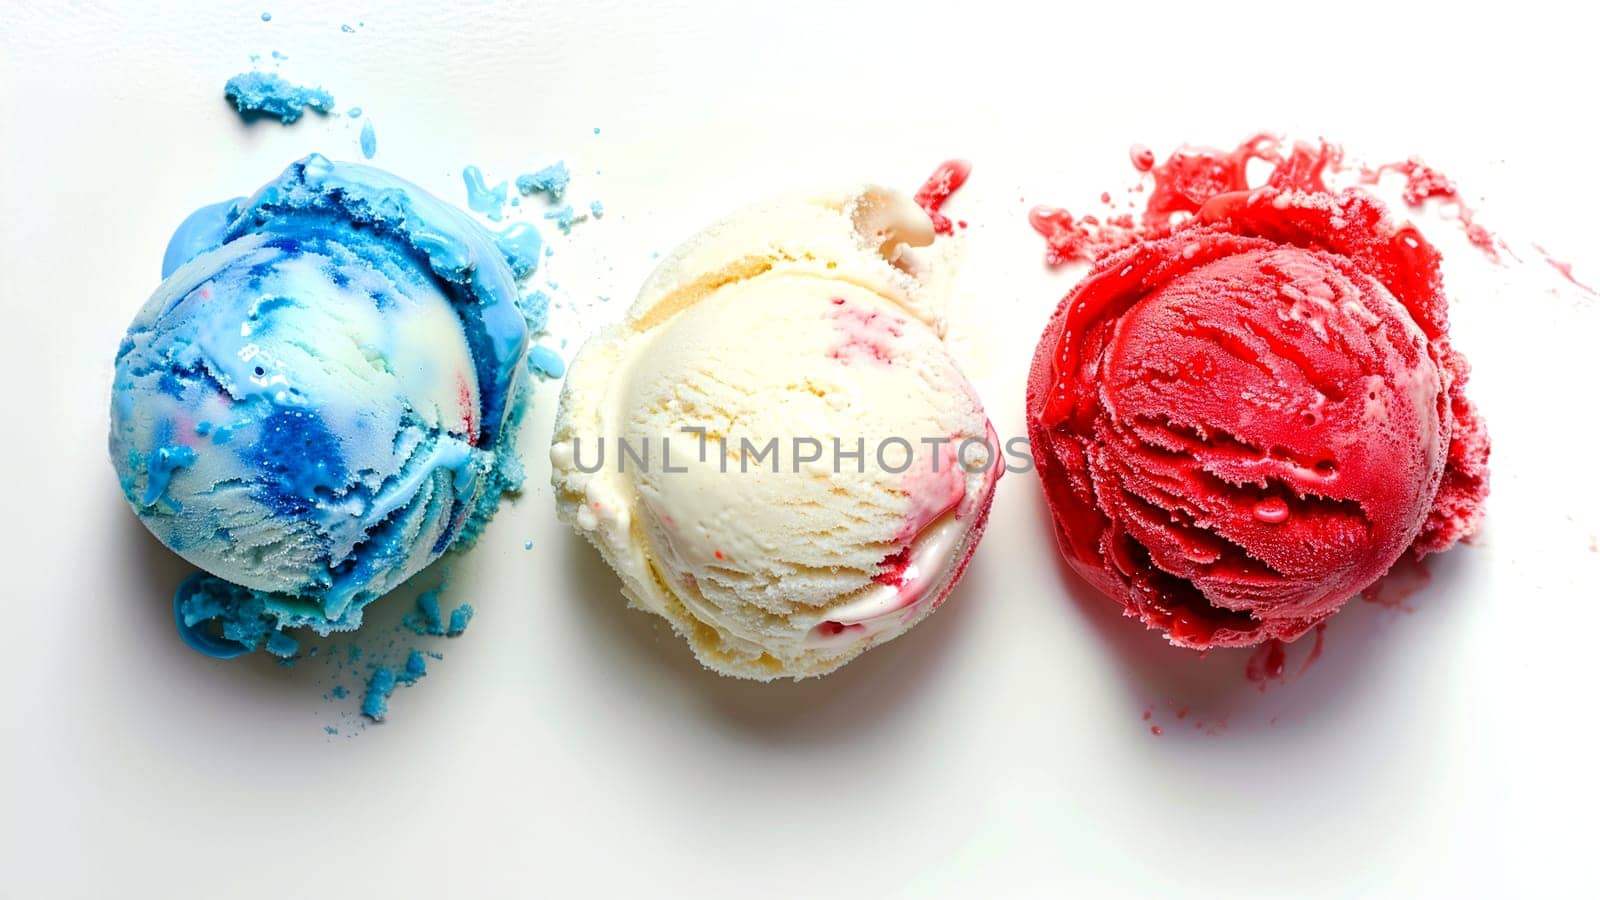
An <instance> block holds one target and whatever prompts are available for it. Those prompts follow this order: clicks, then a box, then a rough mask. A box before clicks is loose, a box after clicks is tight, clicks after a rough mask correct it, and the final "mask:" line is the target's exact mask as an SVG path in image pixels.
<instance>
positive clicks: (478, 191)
mask: <svg viewBox="0 0 1600 900" xmlns="http://www.w3.org/2000/svg"><path fill="white" fill-rule="evenodd" d="M461 180H462V181H464V182H466V185H467V208H469V209H471V210H472V211H473V212H475V213H479V214H481V215H483V216H486V217H488V219H489V221H491V222H498V221H500V217H501V215H502V214H503V213H504V211H505V207H506V190H507V183H506V182H504V181H502V182H500V183H499V184H497V185H495V186H494V187H489V186H488V185H486V184H485V183H484V181H483V172H481V171H479V169H478V167H477V166H467V167H466V168H465V169H462V170H461Z"/></svg>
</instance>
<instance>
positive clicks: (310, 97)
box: [222, 72, 333, 125]
mask: <svg viewBox="0 0 1600 900" xmlns="http://www.w3.org/2000/svg"><path fill="white" fill-rule="evenodd" d="M222 93H223V96H225V97H227V98H228V99H229V100H230V101H232V102H233V105H234V106H235V107H237V108H238V110H239V115H241V116H243V117H244V118H245V119H246V120H247V121H248V120H249V119H250V118H252V117H254V116H258V115H260V116H271V117H274V118H276V119H278V120H279V121H280V122H282V123H283V124H285V125H288V124H290V123H292V122H294V121H296V120H298V119H299V118H300V117H301V116H302V115H304V114H305V111H306V110H307V109H311V110H313V111H315V112H318V113H322V114H323V115H326V114H328V113H329V112H330V111H332V109H333V95H332V94H330V93H328V92H327V91H325V90H323V89H322V88H319V87H317V88H308V87H301V86H299V85H297V84H293V83H291V82H290V81H288V80H287V79H285V78H284V77H283V76H282V75H279V74H277V73H275V72H242V73H240V74H238V75H235V76H233V77H232V78H229V79H228V82H227V84H225V85H223V88H222Z"/></svg>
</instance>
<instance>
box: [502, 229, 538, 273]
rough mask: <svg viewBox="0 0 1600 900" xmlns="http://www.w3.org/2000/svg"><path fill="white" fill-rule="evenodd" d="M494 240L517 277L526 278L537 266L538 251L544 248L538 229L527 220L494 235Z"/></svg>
mask: <svg viewBox="0 0 1600 900" xmlns="http://www.w3.org/2000/svg"><path fill="white" fill-rule="evenodd" d="M495 241H496V242H497V243H498V244H499V245H500V252H502V253H504V254H505V256H506V262H507V263H508V264H510V266H511V271H512V272H514V273H515V274H516V276H517V277H518V278H527V277H528V276H529V275H532V274H533V273H534V270H535V269H537V268H539V257H540V255H541V254H540V251H541V250H543V249H544V239H543V238H541V237H540V236H539V231H538V229H536V228H534V227H533V226H532V225H529V224H528V223H527V222H518V223H516V224H515V225H512V226H510V227H509V228H507V229H506V230H504V231H502V232H500V233H499V234H498V235H496V236H495Z"/></svg>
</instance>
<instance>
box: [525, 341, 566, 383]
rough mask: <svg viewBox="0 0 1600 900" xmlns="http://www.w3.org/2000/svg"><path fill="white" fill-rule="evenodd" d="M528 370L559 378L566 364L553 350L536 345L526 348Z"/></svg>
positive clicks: (536, 373) (547, 376) (543, 375)
mask: <svg viewBox="0 0 1600 900" xmlns="http://www.w3.org/2000/svg"><path fill="white" fill-rule="evenodd" d="M528 370H529V371H530V372H532V373H533V374H535V375H539V376H542V377H545V378H560V377H561V375H562V373H564V372H565V371H566V370H567V366H566V363H564V362H562V361H561V357H560V356H559V355H558V354H557V353H556V352H555V351H554V350H551V349H550V348H549V347H544V346H536V347H532V348H530V349H529V350H528Z"/></svg>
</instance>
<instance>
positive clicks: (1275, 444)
mask: <svg viewBox="0 0 1600 900" xmlns="http://www.w3.org/2000/svg"><path fill="white" fill-rule="evenodd" d="M1325 161H1326V157H1325V156H1324V157H1323V158H1322V160H1321V161H1320V162H1325ZM1320 162H1319V160H1318V158H1317V156H1315V155H1313V151H1311V150H1310V149H1309V148H1299V149H1297V151H1296V152H1295V153H1294V154H1293V155H1292V156H1291V157H1289V158H1287V159H1284V160H1282V161H1281V165H1280V166H1279V168H1278V170H1277V171H1276V172H1275V173H1274V176H1273V180H1272V181H1271V182H1269V186H1266V187H1261V188H1257V189H1254V190H1229V188H1231V187H1233V186H1234V185H1233V184H1232V181H1233V179H1232V177H1231V175H1230V176H1229V177H1226V178H1224V177H1219V178H1218V179H1217V180H1216V181H1217V183H1216V187H1214V188H1212V189H1210V190H1207V189H1206V186H1205V185H1203V184H1200V185H1199V186H1198V187H1197V186H1196V185H1197V184H1198V182H1197V181H1196V180H1193V179H1191V180H1189V181H1188V182H1186V186H1187V187H1189V188H1190V189H1191V191H1190V193H1188V194H1184V195H1183V202H1182V203H1181V204H1177V205H1178V206H1181V207H1182V208H1183V209H1184V210H1185V211H1188V212H1192V214H1193V218H1192V219H1191V220H1189V221H1188V222H1187V223H1186V224H1182V225H1179V226H1178V227H1176V228H1175V229H1171V230H1169V232H1168V233H1166V234H1165V235H1164V236H1161V237H1157V238H1154V239H1148V240H1143V241H1140V242H1137V243H1134V244H1133V245H1132V246H1129V247H1127V248H1126V249H1122V250H1119V251H1116V252H1112V253H1109V254H1107V255H1105V256H1102V257H1101V258H1100V260H1099V261H1098V263H1097V264H1096V265H1095V267H1094V269H1093V271H1092V272H1091V273H1090V274H1089V276H1088V277H1087V278H1085V279H1084V281H1083V282H1081V283H1080V284H1079V285H1078V286H1077V287H1076V288H1074V289H1073V291H1072V292H1071V293H1070V294H1069V295H1068V296H1067V297H1066V299H1065V300H1063V301H1062V302H1061V305H1060V306H1059V307H1058V308H1057V310H1056V312H1055V315H1054V316H1053V317H1052V318H1051V320H1050V322H1049V324H1048V326H1047V327H1046V329H1045V333H1044V336H1043V338H1042V339H1041V341H1040V343H1039V347H1038V350H1037V351H1036V354H1035V356H1034V361H1033V366H1032V369H1031V372H1030V376H1029V381H1028V394H1027V408H1028V430H1029V437H1030V439H1031V443H1032V448H1033V454H1034V457H1035V461H1036V464H1037V466H1038V471H1039V475H1040V478H1041V480H1042V481H1043V484H1044V488H1045V493H1046V497H1047V500H1048V503H1049V507H1050V509H1051V512H1052V514H1053V517H1054V520H1055V526H1056V534H1057V538H1058V540H1059V543H1060V546H1061V550H1062V552H1063V553H1064V554H1065V556H1066V559H1067V561H1068V562H1069V563H1070V564H1071V566H1072V567H1073V568H1074V569H1075V570H1076V571H1077V572H1078V573H1079V574H1081V575H1082V576H1083V577H1084V578H1086V579H1087V580H1088V581H1089V582H1090V583H1091V584H1093V585H1094V586H1095V587H1096V588H1098V589H1099V590H1100V591H1102V592H1104V593H1105V594H1107V595H1108V596H1110V597H1111V598H1113V599H1115V600H1117V601H1118V602H1120V603H1122V604H1124V606H1125V609H1126V612H1127V614H1128V615H1129V616H1133V617H1136V618H1139V619H1141V620H1142V621H1144V622H1145V624H1146V625H1148V626H1150V627H1152V628H1157V629H1160V630H1162V631H1163V632H1165V633H1166V635H1167V637H1168V638H1169V639H1170V640H1171V642H1172V643H1174V644H1176V645H1179V646H1185V647H1193V648H1202V649H1203V648H1206V647H1230V646H1248V645H1252V644H1257V643H1260V642H1262V641H1265V640H1269V639H1279V640H1290V639H1293V638H1295V637H1298V636H1299V635H1301V634H1303V633H1305V632H1306V631H1307V630H1309V629H1310V628H1312V627H1313V626H1315V625H1316V624H1318V623H1319V622H1321V621H1322V620H1324V619H1326V618H1327V617H1328V616H1329V615H1331V614H1332V613H1333V612H1334V611H1336V610H1337V609H1339V607H1340V606H1342V605H1343V604H1344V603H1345V601H1346V600H1348V599H1349V598H1350V597H1352V596H1354V595H1356V594H1358V593H1360V592H1361V591H1362V589H1364V588H1366V587H1368V586H1370V585H1371V584H1372V583H1373V582H1374V581H1376V580H1377V579H1378V578H1380V577H1382V576H1383V575H1384V573H1385V572H1387V571H1388V569H1389V568H1390V566H1392V565H1393V564H1394V563H1395V562H1396V560H1398V559H1399V558H1400V557H1401V556H1402V554H1405V553H1408V552H1409V553H1411V554H1414V555H1415V556H1417V557H1421V556H1423V555H1426V554H1429V553H1434V552H1438V551H1441V550H1444V549H1447V548H1448V547H1450V546H1451V545H1453V544H1454V543H1456V542H1457V541H1458V540H1460V539H1461V538H1463V537H1466V536H1468V535H1470V534H1471V533H1472V531H1473V530H1474V529H1475V527H1476V526H1477V523H1478V521H1479V518H1480V516H1481V510H1482V505H1483V500H1484V497H1485V495H1486V493H1487V491H1488V470H1487V462H1488V453H1489V444H1488V437H1487V435H1486V433H1485V431H1484V428H1483V425H1482V422H1481V421H1480V420H1479V418H1478V416H1477V413H1476V411H1475V409H1474V408H1473V406H1472V404H1471V403H1470V402H1469V401H1468V400H1467V399H1466V397H1465V395H1464V393H1463V387H1464V385H1465V383H1466V375H1467V365H1466V362H1465V361H1464V360H1463V359H1462V357H1461V356H1460V354H1458V353H1457V352H1456V351H1454V350H1453V349H1452V348H1451V346H1450V343H1449V339H1448V336H1447V334H1448V323H1447V319H1446V303H1445V296H1444V293H1443V288H1442V283H1441V279H1440V274H1439V255H1438V253H1437V252H1436V251H1435V250H1434V249H1433V247H1431V246H1430V245H1429V244H1428V243H1427V242H1425V241H1424V240H1423V239H1422V237H1421V236H1420V235H1419V234H1418V233H1417V232H1416V230H1415V229H1413V228H1412V227H1410V226H1409V225H1397V224H1395V223H1394V222H1392V221H1390V220H1389V219H1388V218H1387V215H1386V212H1385V210H1384V208H1383V207H1382V205H1381V204H1380V203H1379V202H1378V201H1377V200H1375V199H1373V198H1372V197H1370V196H1369V195H1367V194H1364V193H1361V192H1358V191H1347V192H1344V193H1341V194H1337V195H1336V194H1333V193H1330V192H1328V191H1326V190H1325V189H1322V188H1321V184H1320V179H1319V178H1318V177H1317V173H1318V172H1319V170H1320ZM1239 177H1240V178H1242V166H1241V173H1240V175H1239ZM1218 189H1221V190H1224V191H1226V192H1222V193H1219V192H1218Z"/></svg>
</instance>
